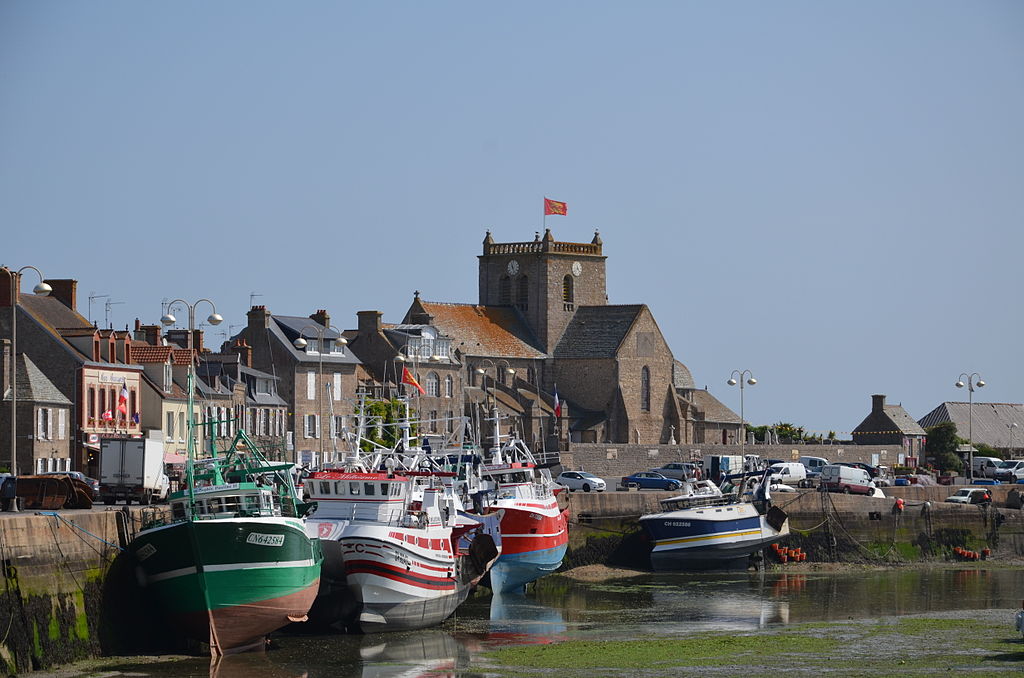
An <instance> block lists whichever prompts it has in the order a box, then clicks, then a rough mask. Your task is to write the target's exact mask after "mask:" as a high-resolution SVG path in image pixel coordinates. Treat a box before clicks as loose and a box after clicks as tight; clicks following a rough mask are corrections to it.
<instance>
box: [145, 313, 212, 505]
mask: <svg viewBox="0 0 1024 678" xmlns="http://www.w3.org/2000/svg"><path fill="white" fill-rule="evenodd" d="M204 301H205V302H206V303H208V304H209V305H210V307H211V308H213V313H211V314H210V315H209V316H208V317H207V318H206V322H208V323H210V324H211V325H220V324H221V323H222V322H223V321H224V318H222V317H221V315H220V314H219V313H217V305H216V304H214V303H213V302H212V301H210V300H209V299H206V298H203V299H197V300H196V301H195V302H194V303H191V304H190V303H188V302H187V301H185V300H184V299H175V300H174V301H172V302H170V303H169V304H167V306H166V308H167V312H166V313H164V315H163V316H162V317H161V318H160V322H161V323H163V324H164V326H166V327H170V326H171V325H173V324H174V323H176V322H178V319H177V318H175V317H174V316H173V315H171V306H173V305H174V304H177V303H182V304H185V307H186V308H188V347H187V348H188V350H189V353H190V354H191V355H190V356H189V361H188V382H187V385H188V462H189V463H187V464H185V476H186V482H188V492H189V498H190V499H192V500H194V499H195V482H194V479H193V478H192V463H191V462H192V461H193V460H195V455H196V435H195V428H196V421H195V396H196V389H195V379H196V359H195V355H194V354H192V351H193V347H192V335H193V334H194V333H195V331H196V306H198V305H199V304H201V303H202V302H204ZM215 473H216V474H217V475H218V477H217V478H215V484H220V483H221V482H223V479H221V478H219V474H220V471H219V470H217V471H215Z"/></svg>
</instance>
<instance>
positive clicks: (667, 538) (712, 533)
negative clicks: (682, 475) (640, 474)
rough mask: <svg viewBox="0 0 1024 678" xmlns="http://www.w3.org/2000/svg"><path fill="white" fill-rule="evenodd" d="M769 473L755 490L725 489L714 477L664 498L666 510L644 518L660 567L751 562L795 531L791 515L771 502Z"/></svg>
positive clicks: (653, 558) (653, 562) (655, 561)
mask: <svg viewBox="0 0 1024 678" xmlns="http://www.w3.org/2000/svg"><path fill="white" fill-rule="evenodd" d="M767 481H768V478H767V476H766V477H765V478H763V479H762V482H761V483H760V484H758V485H757V486H756V488H755V490H754V491H753V492H751V493H746V494H744V493H743V492H742V484H741V489H740V491H738V492H737V493H735V494H723V493H722V491H721V490H720V489H719V488H718V487H716V486H715V485H714V484H713V483H711V482H710V481H706V480H704V481H697V482H688V483H686V484H684V485H683V487H682V494H680V495H677V496H674V497H670V498H669V499H664V500H662V502H661V504H662V508H663V509H664V510H663V511H661V512H659V513H650V514H647V515H644V516H641V517H640V524H641V525H642V526H643V528H644V530H645V531H646V532H647V535H648V536H649V537H650V539H651V542H652V544H653V546H652V548H651V567H653V568H654V569H655V570H679V569H686V570H693V569H717V568H726V567H737V566H744V565H746V562H747V560H748V559H749V557H750V556H751V555H753V554H754V553H756V552H757V551H759V550H760V549H762V548H763V547H764V546H765V545H766V544H768V543H769V542H772V541H774V540H776V539H778V538H779V537H782V536H784V535H787V534H789V517H788V516H787V515H786V513H785V512H784V511H783V510H782V509H780V508H778V507H777V506H772V505H771V498H770V495H769V491H768V482H767Z"/></svg>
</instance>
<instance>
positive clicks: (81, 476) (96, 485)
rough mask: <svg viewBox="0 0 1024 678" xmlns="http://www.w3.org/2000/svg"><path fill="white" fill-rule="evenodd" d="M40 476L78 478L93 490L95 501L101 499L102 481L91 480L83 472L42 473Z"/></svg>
mask: <svg viewBox="0 0 1024 678" xmlns="http://www.w3.org/2000/svg"><path fill="white" fill-rule="evenodd" d="M39 475H41V476H71V477H72V478H77V479H78V480H81V481H82V482H83V483H85V484H86V485H88V486H89V488H90V489H91V490H92V498H93V500H94V501H95V500H97V499H99V498H100V481H98V480H96V479H95V478H90V477H89V476H87V475H85V474H84V473H82V472H81V471H44V472H43V473H40V474H39Z"/></svg>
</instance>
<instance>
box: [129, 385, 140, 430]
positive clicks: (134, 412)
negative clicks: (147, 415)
mask: <svg viewBox="0 0 1024 678" xmlns="http://www.w3.org/2000/svg"><path fill="white" fill-rule="evenodd" d="M128 412H129V414H128V416H129V417H131V420H132V421H135V417H136V416H138V414H139V408H138V406H137V405H136V404H135V389H134V388H133V389H132V390H131V391H129V392H128ZM135 423H138V422H135Z"/></svg>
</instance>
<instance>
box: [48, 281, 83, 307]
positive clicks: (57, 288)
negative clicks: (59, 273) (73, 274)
mask: <svg viewBox="0 0 1024 678" xmlns="http://www.w3.org/2000/svg"><path fill="white" fill-rule="evenodd" d="M46 283H47V284H48V285H49V286H50V287H52V288H53V291H52V292H50V296H51V297H53V298H54V299H56V300H57V301H59V302H60V303H62V304H64V305H65V306H67V307H68V308H70V309H71V310H72V311H75V310H77V309H78V306H77V302H78V281H77V280H71V279H69V278H64V279H58V280H47V281H46Z"/></svg>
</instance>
